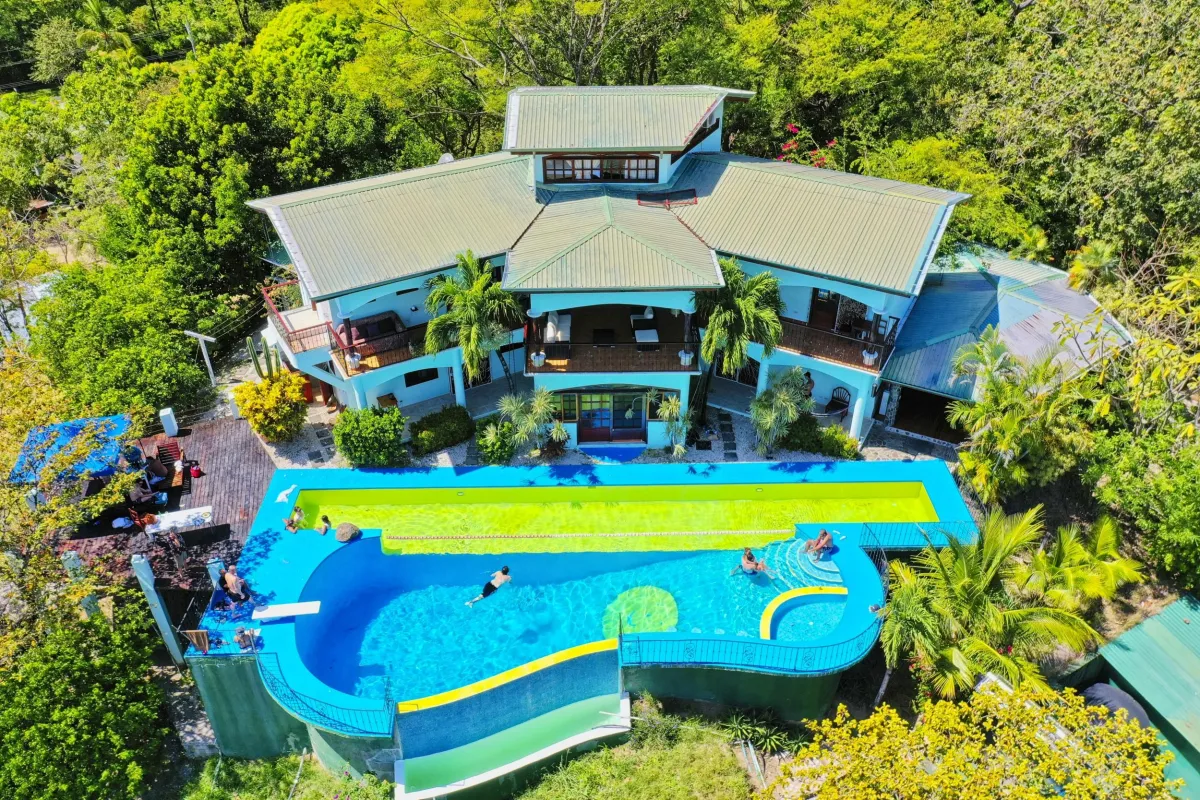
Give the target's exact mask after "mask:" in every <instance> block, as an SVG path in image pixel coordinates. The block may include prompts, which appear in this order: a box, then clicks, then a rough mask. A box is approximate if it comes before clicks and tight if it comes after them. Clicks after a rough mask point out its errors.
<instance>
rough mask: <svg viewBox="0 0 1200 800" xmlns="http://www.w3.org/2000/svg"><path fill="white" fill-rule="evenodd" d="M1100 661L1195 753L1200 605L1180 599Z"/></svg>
mask: <svg viewBox="0 0 1200 800" xmlns="http://www.w3.org/2000/svg"><path fill="white" fill-rule="evenodd" d="M1100 655H1102V656H1104V660H1105V661H1107V662H1108V664H1109V666H1110V667H1112V668H1113V669H1114V670H1115V671H1116V672H1117V674H1118V675H1120V677H1121V679H1122V681H1123V682H1124V683H1126V684H1127V685H1128V686H1129V687H1130V688H1131V689H1132V690H1133V692H1134V693H1135V694H1137V695H1138V696H1139V697H1140V698H1141V699H1142V700H1143V701H1144V702H1145V703H1146V704H1147V705H1149V706H1150V707H1151V708H1153V709H1154V710H1155V711H1156V712H1158V714H1159V715H1160V716H1161V717H1162V718H1163V719H1165V720H1166V722H1167V724H1168V725H1170V726H1171V727H1172V728H1174V729H1175V731H1176V732H1177V733H1178V734H1179V735H1180V736H1182V737H1183V738H1184V739H1186V740H1187V741H1188V743H1189V744H1191V746H1192V747H1193V748H1195V749H1200V601H1197V600H1196V598H1194V597H1192V596H1190V595H1184V596H1182V597H1180V598H1179V599H1178V600H1176V601H1175V602H1174V603H1171V604H1170V605H1169V606H1167V607H1166V608H1164V609H1163V610H1162V612H1160V613H1159V614H1157V615H1156V616H1153V617H1150V618H1149V619H1147V620H1145V621H1143V622H1142V623H1140V624H1139V625H1137V626H1136V627H1134V628H1133V629H1132V630H1129V631H1126V632H1125V633H1123V634H1121V635H1120V636H1118V637H1117V638H1116V640H1114V641H1112V642H1110V643H1109V644H1107V645H1105V646H1104V647H1102V648H1100Z"/></svg>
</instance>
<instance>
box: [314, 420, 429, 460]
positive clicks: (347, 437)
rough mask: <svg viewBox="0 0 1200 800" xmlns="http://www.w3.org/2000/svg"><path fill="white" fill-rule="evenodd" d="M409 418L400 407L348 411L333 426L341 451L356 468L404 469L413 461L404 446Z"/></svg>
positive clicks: (335, 441) (337, 444)
mask: <svg viewBox="0 0 1200 800" xmlns="http://www.w3.org/2000/svg"><path fill="white" fill-rule="evenodd" d="M407 422H408V418H407V417H405V416H404V415H403V414H401V413H400V409H398V408H364V409H362V410H361V411H356V410H354V409H346V410H345V411H343V412H342V413H341V414H340V415H339V416H338V419H337V422H336V423H334V426H333V443H334V444H335V445H336V446H337V449H338V452H339V453H341V454H342V455H343V456H345V458H346V460H347V461H349V462H350V463H351V464H352V465H353V466H356V467H405V466H408V464H409V463H410V462H411V461H412V456H411V454H410V453H409V450H408V445H406V444H405V443H404V439H405V436H404V426H405V424H406V423H407Z"/></svg>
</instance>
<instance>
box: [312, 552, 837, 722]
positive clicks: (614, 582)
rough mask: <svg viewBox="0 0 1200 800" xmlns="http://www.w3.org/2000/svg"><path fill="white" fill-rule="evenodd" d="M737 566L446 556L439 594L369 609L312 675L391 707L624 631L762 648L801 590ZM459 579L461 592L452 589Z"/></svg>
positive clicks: (708, 558) (828, 625) (701, 555)
mask: <svg viewBox="0 0 1200 800" xmlns="http://www.w3.org/2000/svg"><path fill="white" fill-rule="evenodd" d="M740 557H741V554H740V551H732V552H731V551H703V552H695V553H642V554H623V553H562V554H540V555H538V556H536V557H530V556H528V555H513V556H510V557H487V558H486V559H485V558H483V557H479V556H442V557H441V559H440V563H439V565H438V567H439V568H438V574H437V575H433V576H431V579H432V581H433V583H432V585H425V586H414V587H412V588H407V589H403V590H398V591H394V592H392V593H391V596H388V597H383V598H379V597H378V596H377V595H376V598H375V602H374V608H372V609H370V610H367V609H363V611H366V612H367V613H364V614H363V618H364V619H365V623H362V624H361V627H360V626H358V625H354V626H353V627H349V628H347V627H344V626H338V628H337V629H331V630H330V633H331V635H336V636H337V637H338V639H339V641H337V642H336V643H335V642H330V641H328V639H327V640H326V643H327V644H329V645H331V646H328V647H321V648H320V649H319V651H318V653H319V656H317V657H316V658H314V659H313V660H314V661H319V662H320V663H312V664H310V666H311V667H313V669H314V672H316V673H318V675H319V677H320V678H321V679H322V680H323V681H325V682H326V683H328V684H330V685H331V686H333V687H334V688H337V689H340V690H341V691H344V692H348V693H351V694H356V695H359V696H363V697H382V696H383V693H384V687H385V684H390V692H391V694H392V696H393V697H396V698H403V699H416V698H420V697H425V696H428V695H432V694H437V693H439V692H443V691H448V690H451V689H457V688H460V687H462V686H465V685H467V684H471V683H474V682H475V681H479V680H482V679H484V678H488V677H491V676H493V675H496V674H497V673H500V672H504V671H505V670H508V669H511V668H513V667H517V666H520V665H522V664H525V663H527V662H529V661H533V660H535V659H537V658H541V657H542V656H546V655H549V654H551V653H555V652H557V651H559V650H565V649H567V648H570V647H574V646H575V645H580V644H585V643H587V642H593V641H596V640H600V639H605V638H609V637H611V636H615V634H616V626H617V620H618V619H619V620H620V624H621V626H622V628H623V629H624V630H625V631H626V632H630V631H633V632H639V631H678V632H681V633H697V634H699V633H703V634H715V635H724V636H730V637H751V638H755V639H757V638H758V631H759V622H760V619H761V617H762V613H763V611H764V610H765V609H766V607H767V605H768V603H770V602H771V600H773V599H774V598H775V597H776V596H777V595H778V594H779V593H780V592H781V591H785V590H786V589H788V588H790V586H791V585H792V584H793V583H794V582H795V578H794V577H793V578H792V582H791V583H789V584H784V583H782V582H780V581H773V580H771V579H769V578H767V577H766V576H762V575H756V576H753V577H751V576H747V575H743V574H742V573H741V571H740V569H739V570H738V571H737V572H736V573H735V574H730V572H731V570H732V569H733V568H734V567H736V566H738V564H739V561H740ZM393 558H394V557H393ZM414 558H420V557H414ZM455 559H462V560H463V563H462V568H461V569H460V570H458V571H457V575H455V571H454V570H453V568H452V567H451V568H449V569H448V568H447V562H450V563H451V564H453V562H454V561H455ZM491 562H495V563H494V564H493V563H491ZM639 562H640V563H639ZM417 563H420V562H417ZM502 563H507V564H509V565H510V567H511V574H512V578H513V580H512V582H511V583H509V584H507V585H505V586H504V587H502V588H501V589H500V590H499V591H497V592H496V593H495V594H494V595H492V596H491V597H488V598H486V599H484V600H481V601H479V602H478V603H476V604H475V606H474V607H472V608H468V607H467V606H466V605H465V603H466V601H468V600H470V599H471V598H473V597H474V596H475V595H477V594H478V593H479V590H480V588H481V586H482V584H483V583H484V582H485V581H486V580H487V579H488V578H489V576H490V571H491V570H494V569H498V568H499V567H500V566H501V564H502ZM484 564H487V566H485V567H483V569H480V567H481V566H483V565H484ZM451 576H454V577H457V578H458V580H457V581H455V582H449V581H447V580H446V579H447V578H448V577H451ZM468 581H469V582H468ZM804 582H805V583H810V584H811V583H815V582H816V581H814V580H812V579H807V580H805V581H804ZM618 598H620V601H619V602H618ZM839 600H840V598H831V599H830V600H829V601H827V602H814V603H808V604H805V605H804V606H801V607H798V608H796V609H795V610H793V611H791V612H789V614H788V615H787V616H788V618H789V619H790V620H791V622H790V623H789V624H788V627H787V630H786V636H787V638H788V639H790V640H792V641H805V640H813V639H816V638H819V637H821V636H824V635H826V634H827V633H830V632H831V631H832V630H833V629H834V628H836V627H837V623H838V622H839V621H840V619H841V615H842V608H843V604H842V603H841V602H839ZM351 624H352V623H351ZM335 630H336V632H335ZM779 638H784V637H783V636H782V635H781V636H780V637H779Z"/></svg>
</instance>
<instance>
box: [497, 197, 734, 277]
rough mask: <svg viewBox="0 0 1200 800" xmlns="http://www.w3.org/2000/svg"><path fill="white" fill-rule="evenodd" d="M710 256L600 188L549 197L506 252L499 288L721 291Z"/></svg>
mask: <svg viewBox="0 0 1200 800" xmlns="http://www.w3.org/2000/svg"><path fill="white" fill-rule="evenodd" d="M720 283H721V277H720V271H719V269H718V267H717V263H716V258H715V256H714V254H713V252H712V251H711V250H710V249H709V248H708V246H707V245H705V244H704V242H702V241H700V240H699V239H697V238H696V236H695V234H693V233H692V232H691V231H689V230H688V229H687V227H686V226H684V225H683V224H682V223H681V222H680V221H679V220H678V219H677V218H676V217H675V216H674V215H673V214H672V213H671V212H670V211H667V210H666V209H664V208H658V207H653V206H642V205H639V204H638V201H637V197H636V195H632V194H625V193H621V192H612V191H606V190H587V191H572V190H565V191H561V192H556V193H555V194H554V196H553V198H552V199H551V200H550V202H549V203H547V204H546V208H545V210H544V211H543V212H542V214H541V215H540V216H539V217H538V218H537V221H536V222H535V223H534V224H533V225H531V226H530V227H529V230H527V231H526V232H525V235H524V236H522V237H521V239H520V241H518V242H517V243H516V244H515V245H513V248H512V250H511V251H510V252H509V254H508V258H507V261H506V267H505V273H504V287H505V288H506V289H516V290H523V291H525V290H548V289H582V290H589V289H652V288H671V289H697V288H708V287H715V286H720Z"/></svg>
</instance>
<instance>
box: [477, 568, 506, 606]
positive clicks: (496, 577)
mask: <svg viewBox="0 0 1200 800" xmlns="http://www.w3.org/2000/svg"><path fill="white" fill-rule="evenodd" d="M511 580H512V576H511V575H509V574H508V567H501V568H500V571H499V572H493V573H492V579H491V580H490V581H488V582H487V583H485V584H484V585H483V592H482V593H480V595H479V596H478V597H476V598H475V599H474V600H468V601H467V605H468V606H473V605H475V604H476V603H478V602H479V601H480V600H482V599H483V598H485V597H491V596H492V595H493V594H495V592H496V590H497V589H499V588H500V587H501V586H503V585H504V584H506V583H508V582H509V581H511Z"/></svg>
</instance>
